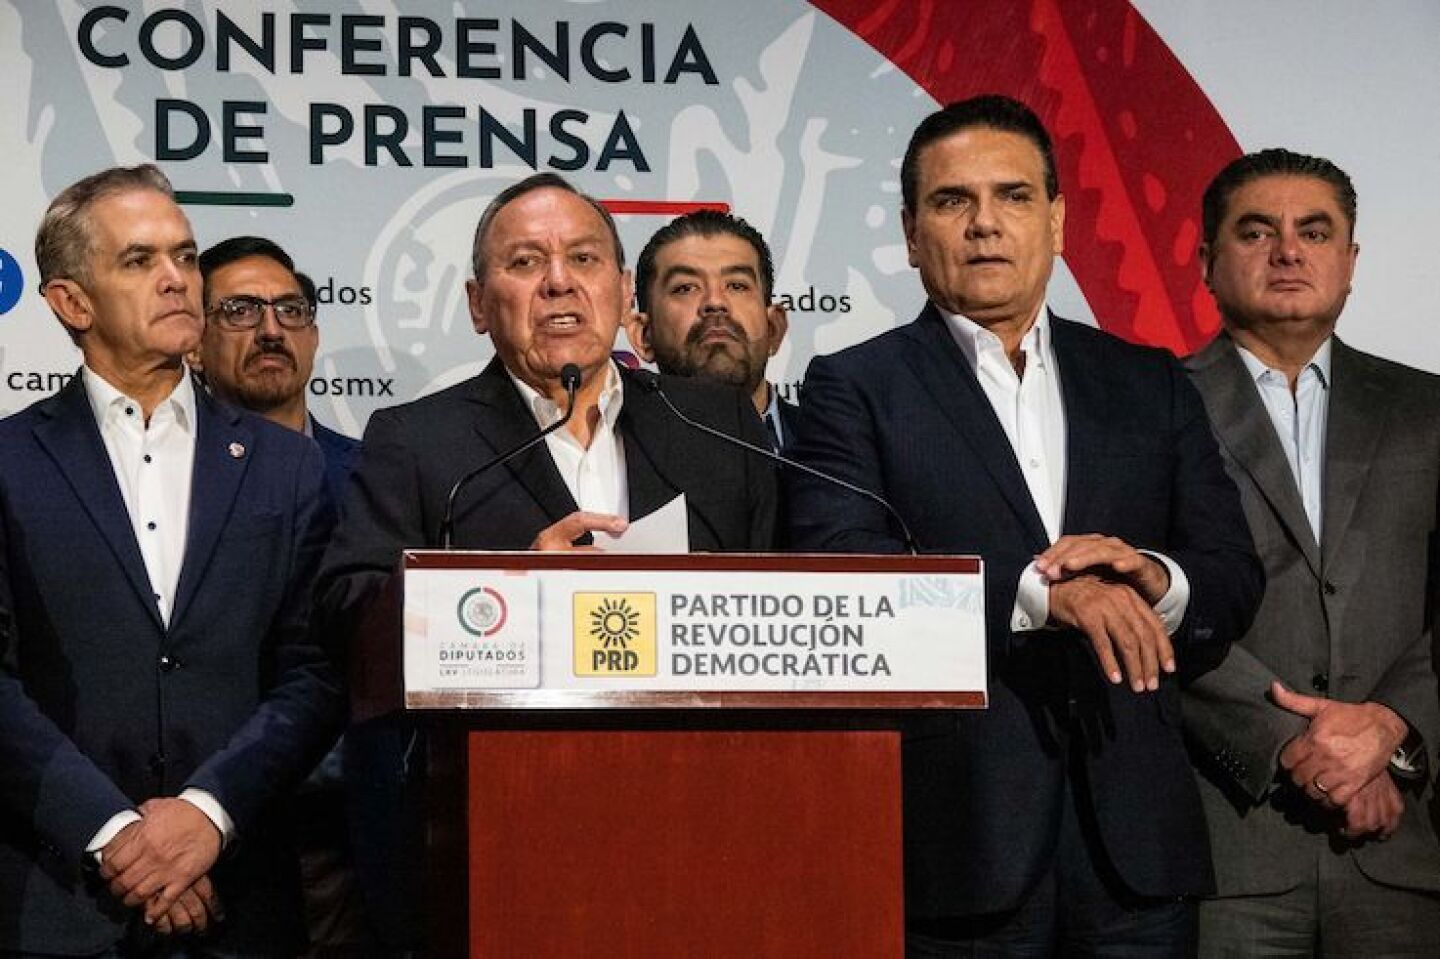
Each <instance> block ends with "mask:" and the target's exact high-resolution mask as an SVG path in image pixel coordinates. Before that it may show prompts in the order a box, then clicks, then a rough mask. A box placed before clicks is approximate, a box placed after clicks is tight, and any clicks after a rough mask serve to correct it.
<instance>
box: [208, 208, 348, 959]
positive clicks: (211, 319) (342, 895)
mask: <svg viewBox="0 0 1440 959" xmlns="http://www.w3.org/2000/svg"><path fill="white" fill-rule="evenodd" d="M200 276H201V278H202V279H203V281H204V292H203V302H204V306H205V332H204V334H203V335H202V337H201V339H200V349H199V350H198V351H197V353H195V354H193V355H192V357H191V366H192V368H194V369H196V370H197V371H199V372H200V373H201V374H202V376H203V377H204V380H205V383H206V385H207V386H208V387H209V388H210V391H211V392H212V393H214V394H215V395H216V396H218V397H220V398H221V399H224V400H227V401H229V402H231V403H234V404H235V405H237V406H240V407H243V408H245V409H248V410H250V411H251V412H254V413H259V414H260V415H261V416H263V417H265V418H266V419H268V420H270V421H271V422H272V423H278V424H279V425H281V426H284V427H286V428H288V429H291V430H295V431H297V432H300V433H303V434H305V435H306V436H309V437H311V438H312V439H314V440H315V442H316V443H317V444H318V445H319V447H320V452H321V453H322V454H323V455H324V457H325V483H326V486H327V487H328V488H329V491H330V495H331V498H332V499H333V500H334V502H336V503H338V502H339V501H340V497H341V496H342V495H343V494H344V489H345V482H346V480H347V479H348V478H349V476H350V470H351V468H352V467H353V466H354V462H355V460H356V458H357V457H358V456H359V455H360V444H359V443H358V442H356V441H355V440H353V439H351V438H350V437H348V436H343V435H341V434H340V433H337V432H335V431H334V430H332V429H328V428H327V427H325V426H324V425H323V424H321V423H320V421H319V420H317V419H316V418H315V417H314V415H313V414H311V413H310V411H309V409H308V408H307V404H306V402H305V398H306V392H307V388H308V387H309V385H310V372H311V370H313V369H314V367H315V350H316V349H317V348H318V347H319V345H320V332H319V329H318V328H317V327H316V324H315V318H316V306H317V304H316V302H315V283H314V281H312V280H311V279H310V277H308V276H306V275H305V274H304V273H300V272H298V271H297V270H296V269H295V261H294V260H292V259H291V258H290V254H288V253H286V252H285V250H284V249H283V248H282V247H281V246H280V245H279V244H278V243H275V242H274V241H273V240H268V239H266V238H264V237H259V236H236V237H231V238H230V239H228V240H222V241H221V242H219V243H217V244H215V245H214V246H212V247H211V248H210V249H208V250H206V251H205V252H204V253H201V254H200ZM342 756H343V749H342V747H341V746H338V745H337V746H336V747H335V748H334V749H332V750H331V752H330V754H329V755H328V756H327V757H326V758H325V760H324V761H323V762H322V763H321V764H320V766H319V767H318V768H317V769H316V770H315V771H314V772H312V773H311V774H310V777H309V778H308V779H307V780H306V781H305V782H304V783H303V784H302V785H301V787H300V789H299V790H297V792H296V795H295V797H294V809H295V840H296V846H297V849H298V851H299V854H300V876H301V883H302V886H301V888H302V891H303V893H304V897H305V920H306V926H307V928H308V932H309V938H310V946H311V950H312V951H311V952H310V953H309V955H318V956H328V955H338V954H358V953H360V952H361V951H363V949H364V948H365V947H366V943H367V942H368V938H367V934H366V923H365V918H364V910H363V907H362V906H361V903H360V897H359V894H358V892H357V891H356V889H355V880H354V874H353V869H352V865H351V855H350V843H349V841H348V838H347V834H346V823H347V821H348V819H347V816H346V814H345V794H344V790H343V788H342V785H343V784H342V779H341V764H342Z"/></svg>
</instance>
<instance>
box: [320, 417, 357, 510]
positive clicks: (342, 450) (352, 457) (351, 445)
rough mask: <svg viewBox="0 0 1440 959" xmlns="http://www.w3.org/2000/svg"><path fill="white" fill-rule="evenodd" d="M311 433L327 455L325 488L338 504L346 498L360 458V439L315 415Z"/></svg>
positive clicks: (321, 450) (332, 500) (322, 452)
mask: <svg viewBox="0 0 1440 959" xmlns="http://www.w3.org/2000/svg"><path fill="white" fill-rule="evenodd" d="M310 435H311V437H312V438H313V439H314V440H315V442H316V443H318V444H319V445H320V452H321V454H322V455H323V456H324V457H325V488H326V489H327V490H329V492H330V500H331V502H333V503H335V504H336V505H337V506H338V505H339V504H340V503H342V502H344V500H345V485H346V484H347V483H349V482H350V472H351V470H353V469H354V468H355V462H356V461H357V460H358V459H360V441H359V440H354V439H351V438H350V437H348V436H346V435H345V434H344V433H337V432H335V431H334V430H332V429H330V428H329V427H328V426H326V425H325V424H324V423H321V422H320V421H319V420H317V419H316V418H315V417H314V416H311V417H310Z"/></svg>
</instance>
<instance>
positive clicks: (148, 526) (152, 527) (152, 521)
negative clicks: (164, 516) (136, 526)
mask: <svg viewBox="0 0 1440 959" xmlns="http://www.w3.org/2000/svg"><path fill="white" fill-rule="evenodd" d="M145 528H146V529H150V530H153V529H154V528H155V521H154V520H151V521H150V522H148V523H146V524H145Z"/></svg>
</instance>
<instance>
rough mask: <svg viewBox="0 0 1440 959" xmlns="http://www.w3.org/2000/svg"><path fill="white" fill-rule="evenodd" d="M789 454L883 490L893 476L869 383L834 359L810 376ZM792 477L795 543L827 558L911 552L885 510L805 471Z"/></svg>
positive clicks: (817, 364)
mask: <svg viewBox="0 0 1440 959" xmlns="http://www.w3.org/2000/svg"><path fill="white" fill-rule="evenodd" d="M786 452H787V453H788V455H789V456H790V457H791V458H793V459H796V460H798V461H800V462H801V463H804V464H805V465H806V466H809V467H811V468H813V469H816V470H819V471H820V472H822V473H826V474H828V475H830V476H834V477H837V478H839V479H843V480H845V481H846V482H848V483H850V484H852V485H854V486H857V487H859V488H860V489H865V490H872V491H879V492H882V494H883V491H884V490H885V476H884V474H883V471H882V469H881V458H882V452H881V449H880V445H879V442H878V424H877V422H876V412H875V410H874V408H873V406H872V405H871V402H870V397H868V396H866V395H865V393H864V392H863V391H862V389H861V385H860V384H859V383H858V382H857V381H856V380H855V379H854V378H853V377H850V376H848V375H846V371H845V370H844V369H843V368H842V367H841V366H840V364H839V363H838V362H837V361H836V360H835V359H834V358H833V357H824V356H817V357H815V359H813V360H811V362H810V368H809V369H808V370H807V371H806V373H805V402H804V403H802V404H801V405H800V409H799V413H798V415H797V416H796V417H795V435H794V436H793V437H792V438H791V441H790V448H789V449H788V450H787V451H786ZM784 475H785V479H784V487H785V505H786V513H787V523H788V525H787V544H788V545H789V546H790V547H791V548H792V549H796V550H810V551H815V552H823V553H904V552H907V549H906V545H905V536H904V534H903V533H902V532H901V531H900V529H899V527H898V525H896V524H895V522H894V520H893V519H892V518H891V517H890V515H889V513H887V512H886V511H885V508H884V507H882V506H880V505H879V504H878V503H875V502H873V501H872V500H870V499H868V498H866V497H863V496H860V495H859V494H856V493H852V492H850V491H849V490H845V489H842V488H841V487H839V486H837V485H835V484H834V483H827V482H825V481H824V480H821V479H818V478H816V477H814V476H809V475H807V474H805V473H802V472H800V471H799V470H786V471H785V474H784Z"/></svg>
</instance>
